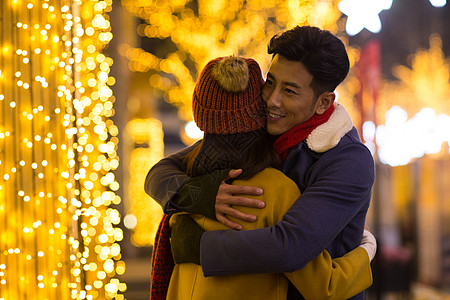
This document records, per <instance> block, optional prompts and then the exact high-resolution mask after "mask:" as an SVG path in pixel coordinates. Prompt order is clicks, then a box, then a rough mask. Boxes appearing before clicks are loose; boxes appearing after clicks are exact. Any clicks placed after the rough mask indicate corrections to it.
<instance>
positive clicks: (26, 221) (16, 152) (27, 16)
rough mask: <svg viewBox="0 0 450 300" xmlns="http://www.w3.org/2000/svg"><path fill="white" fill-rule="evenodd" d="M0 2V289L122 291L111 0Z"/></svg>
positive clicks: (31, 294)
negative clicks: (109, 52)
mask: <svg viewBox="0 0 450 300" xmlns="http://www.w3.org/2000/svg"><path fill="white" fill-rule="evenodd" d="M0 3H1V4H0V16H1V19H2V22H1V25H0V43H1V44H0V45H1V46H0V49H2V51H0V170H1V171H0V173H1V174H2V176H1V178H0V227H1V228H2V229H1V237H0V251H1V252H0V299H1V300H5V299H123V298H124V297H123V295H122V294H121V293H122V292H124V291H125V290H126V286H125V285H124V284H123V283H120V282H119V280H117V279H116V278H114V277H115V276H116V274H123V273H124V271H125V265H124V263H123V262H122V261H121V254H120V246H119V245H118V243H117V242H119V241H120V240H121V239H122V238H123V234H122V231H121V229H120V228H118V227H117V225H118V224H119V223H120V218H121V216H120V214H119V212H118V211H117V210H116V209H115V208H114V205H117V204H119V203H120V201H121V199H120V198H119V197H118V196H117V195H116V194H115V191H117V190H118V188H119V184H118V182H117V181H116V179H115V176H114V173H113V172H114V170H115V169H116V168H117V167H118V163H119V160H118V157H117V153H116V148H117V143H118V140H117V137H116V136H117V133H118V130H117V127H116V126H115V125H114V123H113V122H112V121H111V120H110V117H111V116H113V115H114V108H113V104H114V97H113V95H112V92H111V89H110V87H109V84H110V83H113V82H114V80H113V79H111V77H109V71H110V66H111V65H112V63H113V61H112V59H111V58H108V57H105V55H103V54H102V53H101V51H102V49H103V48H104V46H105V45H107V44H108V43H109V42H110V40H111V39H112V34H111V28H110V22H109V20H108V15H107V12H109V11H110V10H111V6H112V1H111V0H106V1H81V0H78V1H51V0H44V1H32V0H30V1H21V0H17V1H1V2H0Z"/></svg>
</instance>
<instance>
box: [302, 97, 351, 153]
mask: <svg viewBox="0 0 450 300" xmlns="http://www.w3.org/2000/svg"><path fill="white" fill-rule="evenodd" d="M352 128H353V122H352V119H351V118H350V115H349V114H348V113H347V111H346V110H345V108H344V106H343V105H342V104H340V103H339V102H337V101H335V102H334V112H333V114H332V115H331V116H330V119H329V120H328V121H327V122H326V123H324V124H322V125H320V126H318V127H317V128H316V129H314V130H313V131H312V132H311V133H310V134H309V135H308V137H307V138H306V144H307V145H308V147H309V148H310V149H311V150H313V151H315V152H325V151H328V150H330V149H332V148H334V147H335V146H336V145H337V144H338V143H339V141H340V140H341V138H342V137H343V136H344V135H345V134H346V133H347V132H349V131H350V130H351V129H352Z"/></svg>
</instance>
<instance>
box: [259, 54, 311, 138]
mask: <svg viewBox="0 0 450 300" xmlns="http://www.w3.org/2000/svg"><path fill="white" fill-rule="evenodd" d="M312 79H313V76H312V75H311V73H309V71H308V70H307V69H306V68H305V66H304V65H303V64H302V63H301V62H297V61H290V60H287V59H286V58H284V57H283V56H280V55H278V54H277V55H275V57H274V58H273V60H272V63H271V65H270V68H269V72H268V73H267V79H266V83H265V84H264V86H263V88H262V98H263V100H264V102H265V103H266V104H267V131H268V132H269V133H270V134H271V135H281V134H283V133H285V132H287V131H289V130H290V129H292V128H294V127H295V126H297V125H299V124H302V123H304V122H306V121H307V120H309V119H310V118H311V117H312V116H313V115H314V114H315V110H316V101H315V97H314V91H313V89H312V88H311V86H310V84H311V81H312Z"/></svg>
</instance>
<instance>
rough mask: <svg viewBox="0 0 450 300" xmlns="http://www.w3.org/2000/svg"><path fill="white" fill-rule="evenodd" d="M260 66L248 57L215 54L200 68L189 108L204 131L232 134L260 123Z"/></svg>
mask: <svg viewBox="0 0 450 300" xmlns="http://www.w3.org/2000/svg"><path fill="white" fill-rule="evenodd" d="M263 84H264V80H263V77H262V72H261V68H260V67H259V65H258V63H257V62H256V61H255V60H253V59H251V58H243V57H235V56H229V57H219V58H216V59H213V60H211V61H210V62H208V63H207V64H206V66H205V67H204V68H203V70H202V72H201V74H200V77H199V78H198V80H197V83H196V85H195V88H194V95H193V99H192V111H193V114H194V120H195V123H196V124H197V126H198V127H199V128H200V129H201V130H203V131H204V132H205V133H213V134H234V133H240V132H249V131H254V130H257V129H260V128H262V127H264V125H265V121H266V115H265V109H264V104H263V101H262V99H261V88H262V86H263Z"/></svg>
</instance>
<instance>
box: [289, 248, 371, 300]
mask: <svg viewBox="0 0 450 300" xmlns="http://www.w3.org/2000/svg"><path fill="white" fill-rule="evenodd" d="M285 276H286V277H287V278H288V279H289V280H290V281H291V282H292V283H293V284H294V286H295V287H296V288H297V289H298V291H299V292H300V293H301V294H302V296H303V297H304V298H305V299H311V300H333V299H334V300H340V299H349V298H351V297H353V296H355V295H357V294H359V293H360V292H362V291H364V290H365V289H367V288H369V287H370V286H371V284H372V271H371V268H370V261H369V256H368V255H367V252H366V251H365V250H364V249H363V248H361V247H357V248H355V249H354V250H352V251H350V252H349V253H347V254H346V255H344V256H343V257H339V258H335V259H331V256H330V254H329V253H328V252H327V251H323V252H322V253H321V254H319V256H317V257H316V258H315V259H313V260H312V261H310V262H309V263H307V264H306V266H305V267H304V268H302V269H300V270H297V271H295V272H292V273H285Z"/></svg>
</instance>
